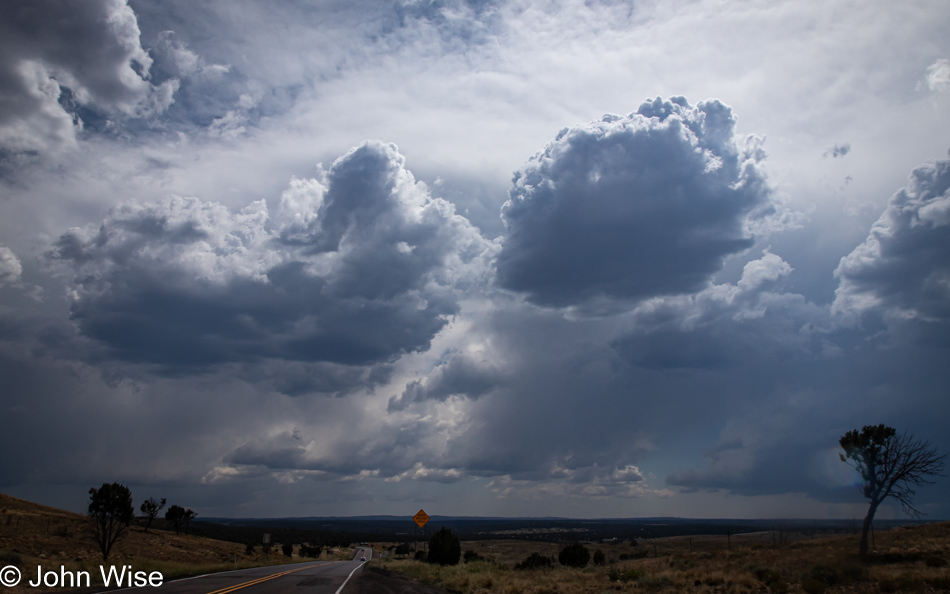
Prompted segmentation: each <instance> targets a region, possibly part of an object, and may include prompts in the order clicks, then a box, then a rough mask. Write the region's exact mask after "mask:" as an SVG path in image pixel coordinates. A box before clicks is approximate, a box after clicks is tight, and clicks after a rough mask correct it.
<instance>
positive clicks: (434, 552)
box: [428, 526, 462, 565]
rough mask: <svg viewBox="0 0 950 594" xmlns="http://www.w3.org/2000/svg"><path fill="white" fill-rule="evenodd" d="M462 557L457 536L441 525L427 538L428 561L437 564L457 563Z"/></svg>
mask: <svg viewBox="0 0 950 594" xmlns="http://www.w3.org/2000/svg"><path fill="white" fill-rule="evenodd" d="M461 558H462V545H461V543H459V537H458V536H456V535H454V534H452V531H451V530H449V529H448V528H446V527H445V526H443V527H442V528H441V529H440V530H439V531H438V532H436V533H435V534H433V535H432V538H430V539H429V558H428V561H429V563H438V564H439V565H458V563H459V559H461Z"/></svg>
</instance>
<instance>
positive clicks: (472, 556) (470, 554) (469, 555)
mask: <svg viewBox="0 0 950 594" xmlns="http://www.w3.org/2000/svg"><path fill="white" fill-rule="evenodd" d="M462 558H463V559H465V562H466V563H471V562H472V561H483V560H484V559H485V558H484V557H482V556H481V555H479V554H478V553H476V552H475V551H465V553H464V554H463V555H462Z"/></svg>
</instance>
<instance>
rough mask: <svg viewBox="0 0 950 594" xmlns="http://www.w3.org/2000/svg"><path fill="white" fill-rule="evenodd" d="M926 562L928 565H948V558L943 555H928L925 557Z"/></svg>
mask: <svg viewBox="0 0 950 594" xmlns="http://www.w3.org/2000/svg"><path fill="white" fill-rule="evenodd" d="M924 564H925V565H926V566H927V567H946V566H947V560H946V559H944V558H943V557H937V556H934V557H927V558H926V559H924Z"/></svg>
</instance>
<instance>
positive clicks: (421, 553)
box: [412, 551, 426, 561]
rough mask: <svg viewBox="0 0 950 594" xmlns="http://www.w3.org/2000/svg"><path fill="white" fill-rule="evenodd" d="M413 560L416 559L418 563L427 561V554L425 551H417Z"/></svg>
mask: <svg viewBox="0 0 950 594" xmlns="http://www.w3.org/2000/svg"><path fill="white" fill-rule="evenodd" d="M412 558H413V559H415V560H416V561H425V560H426V552H425V551H416V554H415V555H413V556H412Z"/></svg>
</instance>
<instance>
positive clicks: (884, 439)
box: [838, 425, 947, 557]
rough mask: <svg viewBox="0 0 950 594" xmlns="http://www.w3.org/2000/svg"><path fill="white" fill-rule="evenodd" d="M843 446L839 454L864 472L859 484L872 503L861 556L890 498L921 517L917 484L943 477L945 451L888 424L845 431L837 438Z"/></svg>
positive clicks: (866, 550) (866, 517)
mask: <svg viewBox="0 0 950 594" xmlns="http://www.w3.org/2000/svg"><path fill="white" fill-rule="evenodd" d="M838 443H839V444H840V445H841V447H842V448H843V449H844V453H843V454H839V456H840V457H841V461H842V462H847V463H848V464H850V465H851V466H852V467H853V468H854V469H855V470H857V471H858V472H859V473H860V474H861V478H862V479H863V484H862V485H861V486H860V488H861V492H862V493H863V494H864V497H865V498H866V499H867V500H868V501H869V502H870V505H869V506H868V513H867V515H866V516H865V517H864V524H863V525H862V527H861V548H860V553H861V557H866V556H867V554H868V530H870V528H871V522H873V521H874V514H875V512H877V508H878V507H879V506H880V505H881V503H883V502H884V500H885V499H887V498H888V497H890V498H892V499H896V500H897V501H899V502H900V504H901V507H902V508H903V510H904V513H906V514H908V515H910V516H914V517H917V516H920V515H921V512H920V510H919V509H917V508H916V507H914V495H916V491H915V490H914V488H915V487H920V486H922V485H932V484H933V483H934V481H933V480H931V477H936V476H940V473H941V472H943V463H944V460H945V459H946V457H947V456H946V454H943V455H938V453H937V449H936V448H935V447H934V446H932V445H931V444H930V442H929V441H921V440H919V439H915V438H914V436H913V435H909V434H907V433H902V434H900V435H897V431H896V430H895V429H893V428H892V427H888V426H886V425H876V426H875V425H865V426H864V427H862V428H861V431H860V432H858V431H857V430H856V429H854V430H851V431H848V432H847V433H845V434H844V435H843V436H842V437H841V439H840V440H839V441H838Z"/></svg>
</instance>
